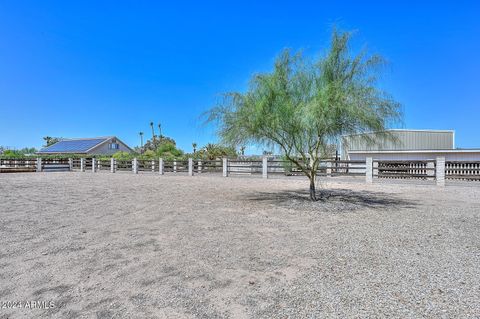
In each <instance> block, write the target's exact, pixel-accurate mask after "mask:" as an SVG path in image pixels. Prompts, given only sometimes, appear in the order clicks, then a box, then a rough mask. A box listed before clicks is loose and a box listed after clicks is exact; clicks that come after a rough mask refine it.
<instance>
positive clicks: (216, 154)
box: [194, 143, 237, 160]
mask: <svg viewBox="0 0 480 319" xmlns="http://www.w3.org/2000/svg"><path fill="white" fill-rule="evenodd" d="M194 155H195V157H198V158H204V159H208V160H214V159H217V158H222V157H236V156H237V151H236V150H235V148H234V147H232V146H223V145H220V144H213V143H208V144H207V145H205V146H204V147H202V149H200V150H199V151H197V152H196V153H195V154H194Z"/></svg>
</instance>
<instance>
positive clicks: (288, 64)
mask: <svg viewBox="0 0 480 319" xmlns="http://www.w3.org/2000/svg"><path fill="white" fill-rule="evenodd" d="M350 39H351V33H349V32H339V31H337V30H333V32H332V36H331V43H330V46H329V48H328V50H327V51H326V53H325V54H324V55H323V56H321V57H320V58H318V59H316V60H311V59H308V58H306V57H305V56H303V55H301V54H291V53H290V51H289V50H285V51H283V52H282V53H281V54H280V56H279V57H278V58H277V59H276V61H275V65H274V68H273V71H271V72H268V73H261V74H257V75H255V76H253V78H252V79H251V80H250V85H249V88H248V90H247V91H246V92H244V93H240V92H228V93H225V94H224V95H223V99H222V100H221V102H220V103H219V104H218V105H216V106H215V107H213V108H212V109H211V110H210V111H209V112H207V117H208V119H207V122H215V123H216V124H217V125H218V133H219V135H220V137H221V138H222V140H223V141H224V142H225V143H228V144H231V145H245V144H263V145H267V146H276V147H278V148H279V149H280V150H281V151H282V153H283V155H284V156H285V158H286V159H287V160H288V161H290V162H291V163H292V165H294V166H296V167H297V168H298V169H299V170H301V171H302V172H303V173H304V174H305V175H306V176H307V177H308V178H309V181H310V198H311V199H312V200H317V195H316V190H315V185H316V178H317V171H318V169H319V165H320V160H321V158H322V157H323V156H324V155H325V154H326V152H327V150H328V148H329V145H331V144H332V143H336V142H338V140H339V138H340V137H341V136H342V135H343V134H351V133H361V132H382V131H384V130H385V128H386V127H387V126H388V124H389V123H392V122H394V121H397V120H400V119H401V111H400V109H401V107H400V104H399V103H397V102H395V101H394V100H393V99H392V98H391V97H390V95H389V94H387V93H386V92H384V91H383V90H381V89H380V88H379V87H378V76H379V73H380V71H381V70H382V67H383V66H384V65H385V61H384V59H383V58H382V57H380V56H378V55H368V54H367V53H366V51H365V50H363V51H361V52H360V53H358V54H352V52H351V49H350V46H349V43H350ZM379 134H380V133H379ZM384 134H386V133H384Z"/></svg>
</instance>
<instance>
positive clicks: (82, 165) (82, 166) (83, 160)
mask: <svg viewBox="0 0 480 319" xmlns="http://www.w3.org/2000/svg"><path fill="white" fill-rule="evenodd" d="M80 172H85V158H83V157H82V158H81V159H80Z"/></svg>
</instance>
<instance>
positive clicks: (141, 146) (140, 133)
mask: <svg viewBox="0 0 480 319" xmlns="http://www.w3.org/2000/svg"><path fill="white" fill-rule="evenodd" d="M138 135H140V148H141V149H142V148H143V132H139V133H138Z"/></svg>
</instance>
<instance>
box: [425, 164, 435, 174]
mask: <svg viewBox="0 0 480 319" xmlns="http://www.w3.org/2000/svg"><path fill="white" fill-rule="evenodd" d="M427 169H428V171H427V176H431V177H434V176H435V163H434V162H430V161H429V162H427Z"/></svg>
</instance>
